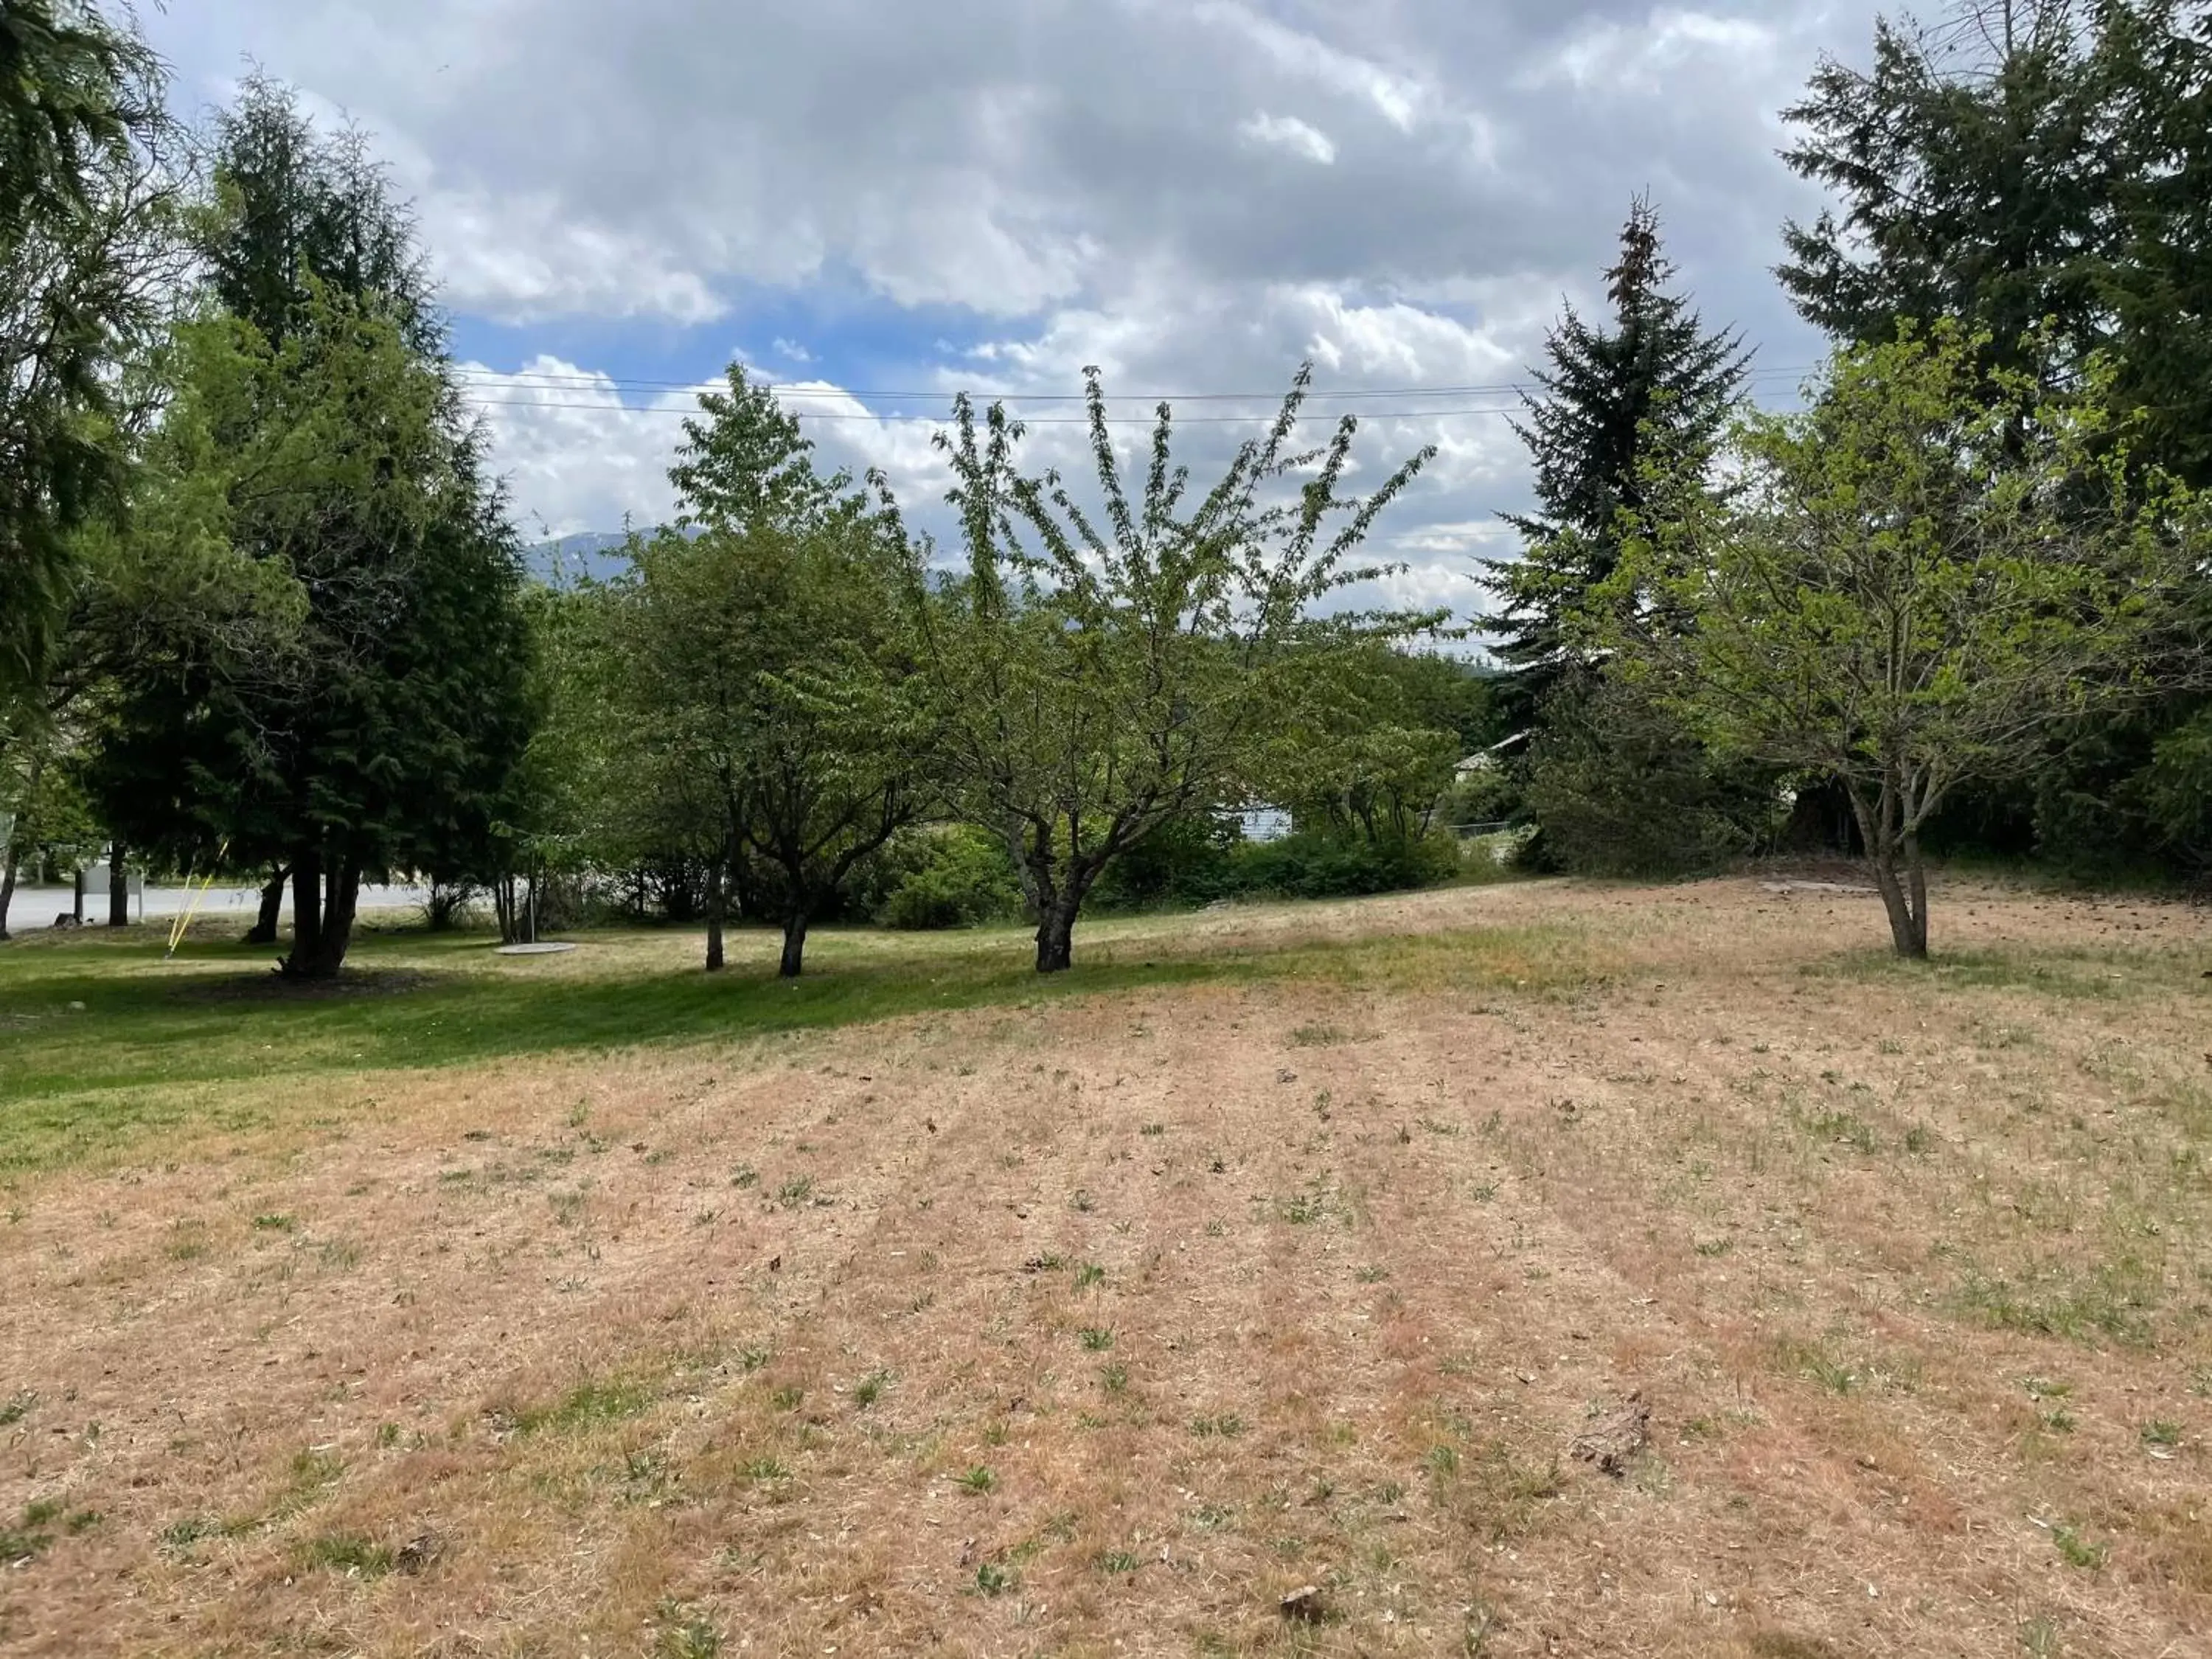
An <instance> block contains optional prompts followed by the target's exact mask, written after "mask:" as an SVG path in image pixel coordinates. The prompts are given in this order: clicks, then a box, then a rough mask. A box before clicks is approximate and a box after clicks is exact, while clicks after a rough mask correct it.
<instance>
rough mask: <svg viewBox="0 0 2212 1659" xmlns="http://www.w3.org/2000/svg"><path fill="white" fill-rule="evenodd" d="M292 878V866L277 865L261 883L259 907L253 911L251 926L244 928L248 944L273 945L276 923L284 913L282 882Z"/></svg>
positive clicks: (281, 918) (284, 882)
mask: <svg viewBox="0 0 2212 1659" xmlns="http://www.w3.org/2000/svg"><path fill="white" fill-rule="evenodd" d="M291 878H292V867H291V866H289V865H288V864H280V865H277V866H276V867H275V868H273V869H271V870H270V872H269V879H268V880H266V881H264V882H263V883H262V884H261V907H260V908H259V909H258V910H257V911H255V913H254V916H253V926H252V927H250V928H248V929H247V930H246V943H247V944H248V945H274V944H275V943H276V927H277V923H278V922H279V921H282V920H283V915H284V884H286V883H287V882H289V880H290V879H291Z"/></svg>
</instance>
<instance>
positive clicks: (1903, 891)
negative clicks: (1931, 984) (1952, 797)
mask: <svg viewBox="0 0 2212 1659" xmlns="http://www.w3.org/2000/svg"><path fill="white" fill-rule="evenodd" d="M1850 798H1851V811H1852V813H1853V815H1854V816H1856V817H1857V819H1858V822H1859V836H1860V838H1861V839H1862V840H1863V841H1864V842H1865V843H1866V849H1867V862H1868V864H1869V866H1871V868H1872V870H1873V872H1874V884H1875V890H1876V891H1877V892H1879V893H1880V894H1881V902H1882V908H1884V909H1885V910H1887V912H1888V913H1889V940H1890V944H1891V945H1892V947H1893V949H1894V950H1895V951H1896V952H1897V954H1898V955H1899V956H1900V957H1905V958H1906V959H1907V960H1909V961H1915V962H1917V961H1923V960H1924V959H1925V958H1926V957H1927V955H1928V871H1927V866H1926V865H1925V864H1924V863H1923V861H1922V859H1921V855H1920V837H1919V835H1918V822H1917V815H1911V816H1909V815H1908V811H1907V807H1906V803H1905V799H1904V792H1903V791H1902V790H1900V789H1899V787H1898V786H1897V785H1896V784H1894V783H1893V782H1890V781H1885V782H1884V783H1883V786H1882V790H1881V795H1880V796H1879V797H1877V798H1876V799H1874V800H1872V801H1869V799H1867V798H1866V794H1865V792H1864V791H1863V789H1861V788H1860V787H1858V786H1857V784H1852V785H1850ZM1924 810H1925V809H1924V807H1923V811H1924ZM1907 826H1911V827H1907Z"/></svg>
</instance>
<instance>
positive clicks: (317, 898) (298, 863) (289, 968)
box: [279, 848, 323, 974]
mask: <svg viewBox="0 0 2212 1659" xmlns="http://www.w3.org/2000/svg"><path fill="white" fill-rule="evenodd" d="M322 945H323V855H322V854H321V853H320V852H319V851H317V850H314V849H312V848H310V849H308V850H307V851H303V852H301V853H300V854H298V855H296V856H295V858H294V859H293V860H292V954H291V955H290V956H289V957H285V958H284V960H283V963H280V964H279V965H280V966H281V967H282V968H283V970H284V971H285V972H286V973H288V974H289V973H293V972H295V971H296V969H295V967H294V964H295V963H304V962H306V961H307V960H308V959H309V958H311V957H313V955H314V954H315V953H316V952H317V951H320V950H321V949H322Z"/></svg>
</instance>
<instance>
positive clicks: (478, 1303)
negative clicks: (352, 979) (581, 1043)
mask: <svg viewBox="0 0 2212 1659" xmlns="http://www.w3.org/2000/svg"><path fill="white" fill-rule="evenodd" d="M1936 915H1937V922H1938V927H1939V928H1940V929H1948V936H1947V937H1945V938H1944V939H1942V940H1940V941H1939V945H1948V946H1949V947H1950V948H1952V949H1954V950H1955V951H1959V952H1960V953H1961V955H1962V957H1965V958H1966V959H1967V960H1968V961H1970V962H1971V963H1973V964H1977V965H1976V966H1975V967H1974V968H1973V970H1972V971H1971V972H1964V971H1962V972H1955V973H1952V974H1950V975H1943V974H1942V973H1935V974H1930V973H1926V972H1921V971H1917V970H1913V969H1904V968H1893V967H1892V966H1890V965H1889V964H1887V963H1882V962H1881V960H1880V959H1879V957H1876V956H1874V955H1871V954H1869V952H1870V951H1871V948H1872V947H1873V946H1875V945H1878V943H1879V940H1880V939H1881V937H1882V928H1883V923H1882V921H1881V912H1880V908H1879V905H1878V902H1869V901H1864V900H1863V899H1860V898H1858V897H1857V896H1846V895H1833V894H1827V893H1808V892H1792V893H1789V894H1774V893H1769V892H1766V891H1765V890H1761V889H1760V888H1759V886H1758V884H1756V883H1755V882H1736V883H1715V884H1703V885H1699V886H1693V887H1682V888H1669V889H1662V890H1634V889H1626V888H1582V887H1575V886H1571V885H1564V884H1547V885H1545V886H1541V887H1530V888H1504V889H1487V890H1481V891H1480V892H1477V893H1468V894H1443V895H1425V896H1418V897H1412V898H1405V899H1392V900H1383V901H1376V902H1373V903H1371V904H1368V905H1359V906H1330V907H1285V908H1278V909H1269V910H1265V911H1255V912H1252V913H1244V914H1240V913H1237V912H1229V913H1218V914H1213V915H1206V916H1204V917H1201V918H1195V919H1187V920H1183V921H1148V922H1146V923H1143V924H1141V925H1139V924H1131V925H1129V926H1128V927H1126V928H1121V929H1115V930H1104V931H1103V933H1102V936H1101V943H1102V945H1103V947H1104V948H1105V949H1106V950H1107V951H1109V952H1112V953H1122V952H1127V953H1128V955H1129V956H1130V957H1131V958H1132V959H1133V960H1135V961H1142V960H1144V959H1145V953H1146V952H1155V953H1157V952H1159V951H1167V950H1170V949H1172V950H1176V951H1206V952H1209V953H1214V954H1217V955H1220V956H1232V955H1233V954H1234V953H1236V952H1237V951H1260V950H1267V951H1281V950H1282V949H1283V948H1285V945H1289V944H1295V945H1297V947H1298V948H1308V947H1309V946H1313V945H1316V944H1317V942H1320V941H1334V946H1335V947H1341V948H1337V949H1335V951H1334V954H1323V955H1317V956H1316V957H1314V958H1313V960H1312V961H1311V962H1310V963H1307V964H1305V966H1304V969H1302V970H1301V971H1300V972H1297V973H1293V974H1284V975H1276V976H1273V977H1268V978H1264V979H1251V980H1237V979H1230V980H1220V981H1206V982H1194V983H1188V984H1181V985H1174V986H1145V985H1141V984H1140V985H1137V986H1134V987H1129V988H1123V989H1117V990H1114V991H1111V992H1110V993H1108V994H1084V995H1074V996H1039V997H1037V998H1036V999H1034V1000H1032V1001H1031V1006H1011V1005H1009V1006H984V1007H975V1008H969V1009H965V1010H947V1011H927V1010H925V1011H921V1012H908V1013H906V1014H904V1015H902V1016H901V1017H899V1018H892V1019H888V1020H884V1021H880V1022H878V1023H875V1024H867V1025H865V1026H861V1027H857V1028H850V1029H845V1030H787V1031H773V1030H770V1031H763V1032H762V1033H760V1034H758V1035H757V1036H753V1037H752V1038H750V1040H748V1041H746V1042H743V1043H731V1044H724V1045H711V1044H700V1043H697V1042H693V1043H691V1044H689V1045H685V1046H662V1047H658V1048H647V1049H635V1050H629V1051H624V1052H617V1053H612V1054H576V1055H568V1056H563V1055H560V1054H553V1055H543V1054H541V1055H538V1056H534V1057H525V1058H516V1059H507V1060H501V1061H499V1062H496V1063H485V1062H475V1063H471V1064H466V1065H455V1066H445V1067H443V1068H441V1069H437V1070H432V1071H423V1072H416V1073H393V1072H386V1073H368V1074H363V1075H361V1076H357V1077H346V1076H343V1074H338V1075H333V1074H331V1073H318V1074H316V1075H313V1076H309V1077H297V1078H283V1077H277V1078H271V1079H260V1080H258V1081H254V1082H252V1083H250V1084H234V1085H225V1087H226V1089H227V1090H228V1091H229V1092H230V1093H231V1094H232V1095H234V1096H235V1097H236V1103H237V1104H239V1105H240V1107H241V1108H245V1107H251V1108H252V1109H255V1110H257V1111H259V1112H261V1113H263V1114H264V1117H263V1120H262V1121H259V1122H258V1123H257V1124H256V1125H255V1126H253V1127H250V1128H241V1129H240V1130H239V1131H238V1132H237V1133H234V1134H230V1135H228V1136H227V1135H226V1134H224V1133H220V1132H210V1131H209V1130H207V1129H206V1128H205V1127H203V1128H202V1129H201V1130H200V1131H199V1132H198V1133H197V1139H194V1140H192V1141H191V1142H190V1143H189V1151H188V1154H187V1155H184V1156H177V1155H173V1150H174V1149H173V1148H167V1147H164V1146H162V1145H161V1143H160V1142H159V1141H158V1139H149V1140H148V1141H146V1142H145V1143H144V1144H143V1148H142V1152H143V1156H138V1157H135V1158H132V1159H131V1160H128V1161H125V1162H119V1163H116V1164H111V1165H108V1166H106V1167H103V1168H100V1169H99V1170H61V1171H58V1172H55V1173H51V1174H46V1175H41V1176H35V1177H31V1176H26V1177H23V1178H21V1179H19V1180H16V1181H15V1182H13V1183H12V1184H11V1185H10V1186H9V1188H7V1190H6V1192H5V1194H4V1196H0V1202H4V1204H5V1205H6V1206H7V1207H6V1212H5V1215H4V1217H0V1274H4V1275H6V1282H7V1283H8V1285H9V1297H8V1304H7V1308H8V1311H7V1316H6V1318H5V1320H4V1321H0V1407H4V1412H0V1417H4V1418H5V1421H4V1423H0V1525H4V1526H5V1527H6V1528H9V1529H10V1535H11V1536H13V1535H20V1536H21V1537H22V1538H25V1539H30V1538H37V1539H39V1540H40V1543H39V1544H38V1546H37V1548H36V1550H35V1553H33V1554H32V1555H31V1556H30V1557H29V1559H28V1563H27V1565H23V1566H21V1567H19V1568H15V1569H11V1570H9V1571H5V1572H4V1573H0V1646H4V1647H6V1648H7V1649H8V1650H10V1651H16V1650H20V1651H24V1652H28V1653H41V1654H44V1653H52V1654H62V1653H74V1652H82V1651H88V1650H121V1651H178V1652H199V1651H211V1650H234V1651H264V1650H271V1649H275V1648H279V1647H287V1646H289V1647H292V1648H305V1649H311V1650H312V1649H316V1648H327V1649H329V1650H332V1651H361V1652H365V1653H373V1654H386V1653H390V1654H398V1653H422V1652H429V1653H439V1654H452V1655H460V1654H490V1653H501V1654H505V1653H529V1652H540V1651H564V1652H566V1651H574V1650H577V1649H578V1646H579V1644H580V1638H584V1637H589V1638H591V1650H592V1651H593V1652H599V1653H647V1654H702V1653H712V1652H715V1651H718V1650H719V1651H720V1652H723V1653H734V1652H739V1651H752V1652H759V1653H786V1652H820V1651H823V1650H825V1649H827V1648H829V1647H832V1646H834V1647H835V1648H836V1650H838V1651H839V1652H840V1653H841V1654H848V1655H849V1654H862V1653H867V1654H873V1653H881V1654H905V1653H912V1652H916V1651H927V1650H942V1651H945V1652H949V1653H975V1654H983V1653H1002V1652H1010V1651H1024V1652H1025V1651H1058V1652H1068V1653H1100V1654H1103V1653H1109V1652H1112V1651H1115V1650H1116V1648H1117V1644H1118V1648H1119V1650H1121V1651H1124V1652H1131V1653H1178V1654H1182V1653H1205V1652H1217V1653H1274V1652H1280V1653H1285V1654H1289V1653H1315V1654H1337V1653H1341V1654H1352V1653H1392V1652H1404V1653H1407V1654H1431V1653H1452V1654H1467V1653H1480V1654H1484V1655H1542V1654H1553V1653H1558V1654H1569V1653H1571V1654H1608V1655H1623V1656H1626V1655H1644V1654H1650V1653H1656V1652H1668V1651H1672V1652H1679V1653H1686V1654H1688V1653H1694V1654H1701V1655H1702V1654H1712V1655H1723V1656H1739V1659H1748V1656H1800V1659H1802V1656H1815V1655H1861V1654H1869V1655H1871V1654H1881V1655H1896V1654H1904V1655H1922V1654H1925V1655H1930V1656H1933V1655H1938V1654H1943V1655H1948V1654H1956V1653H1962V1652H1967V1653H2005V1652H2015V1651H2027V1652H2037V1653H2048V1654H2064V1655H2083V1656H2121V1655H2137V1654H2150V1653H2159V1652H2172V1653H2182V1652H2191V1651H2196V1650H2199V1649H2200V1648H2202V1647H2203V1645H2204V1644H2206V1642H2207V1641H2208V1639H2212V1635H2208V1633H2212V1545H2208V1543H2207V1538H2208V1536H2209V1535H2212V1534H2208V1516H2207V1511H2206V1509H2205V1500H2204V1498H2203V1493H2204V1492H2205V1491H2206V1489H2207V1475H2208V1473H2212V1469H2208V1460H2207V1444H2208V1440H2212V1336H2209V1335H2208V1331H2212V1322H2208V1320H2207V1317H2206V1316H2207V1314H2208V1311H2212V1262H2208V1256H2207V1241H2208V1240H2212V1227H2209V1226H2208V1225H2207V1223H2208V1222H2212V1168H2208V1164H2207V1161H2206V1160H2207V1158H2208V1157H2212V1093H2208V1085H2212V1066H2208V1065H2207V1062H2206V1061H2205V1060H2204V1058H2203V1048H2204V1040H2203V1031H2204V1030H2205V1029H2206V1025H2207V1019H2208V1014H2212V995H2208V994H2207V987H2206V986H2205V983H2204V981H2202V980H2201V979H2199V978H2198V977H2197V975H2198V973H2199V972H2200V971H2201V968H2202V957H2203V949H2204V938H2203V928H2204V921H2203V918H2202V917H2191V915H2188V913H2186V912H2185V911H2180V910H2176V909H2172V908H2165V907H2159V906H2154V905H2147V904H2122V905H2094V904H2089V903H2086V902H2079V901H2069V900H2064V899H2060V898H2056V897H2051V896H2040V895H2033V894H2008V893H2004V892H2002V891H1998V890H1993V889H1990V890H1983V889H1965V888H1961V889H1958V890H1953V891H1950V892H1948V893H1945V894H1942V895H1941V896H1939V908H1938V910H1937V913H1936ZM1546 928H1551V929H1564V930H1565V933H1564V934H1561V933H1541V932H1535V933H1526V934H1524V935H1516V937H1523V938H1526V939H1533V940H1544V939H1558V938H1559V937H1570V938H1574V937H1580V938H1588V939H1593V940H1603V941H1604V942H1605V943H1606V945H1607V949H1608V950H1609V951H1611V952H1612V954H1611V955H1610V956H1609V957H1607V958H1606V961H1607V964H1608V965H1607V968H1606V971H1605V973H1604V975H1602V977H1597V976H1593V975H1591V974H1590V973H1589V972H1587V971H1583V972H1581V973H1578V974H1567V973H1554V972H1552V971H1549V970H1547V968H1546V967H1545V963H1547V962H1552V961H1555V960H1557V959H1558V954H1559V947H1558V946H1556V945H1545V944H1541V943H1539V944H1531V945H1525V946H1523V945H1516V947H1515V951H1516V952H1517V954H1509V953H1501V951H1500V949H1499V948H1498V946H1496V945H1494V944H1493V945H1488V946H1484V945H1479V944H1477V943H1475V942H1474V941H1476V940H1479V939H1481V938H1483V937H1485V936H1486V935H1485V934H1484V933H1482V932H1481V931H1480V930H1485V929H1491V930H1497V929H1507V930H1510V929H1524V930H1526V929H1536V930H1541V929H1546ZM1492 937H1494V935H1492ZM1362 941H1365V942H1364V943H1363V942H1362ZM916 960H917V961H925V960H927V958H926V957H916ZM1992 963H1994V964H1998V965H1999V966H2000V967H2002V971H1997V970H1996V969H1992V968H1990V966H1989V964H1992ZM2051 964H2059V965H2061V966H2063V971H2057V970H2055V969H2054V970H2052V971H2048V972H2046V971H2042V970H2043V969H2046V968H2050V967H2051ZM1942 965H1943V964H1942V963H1938V964H1937V966H1938V968H1939V969H1940V968H1942ZM2105 975H2116V976H2117V977H2116V978H2106V977H2104V976H2105ZM1302 1033H1303V1034H1304V1035H1303V1036H1301V1034H1302ZM196 1086H197V1085H196ZM1632 1394H1634V1395H1637V1396H1638V1398H1637V1402H1636V1403H1637V1405H1638V1407H1639V1409H1640V1408H1643V1407H1648V1408H1649V1411H1650V1418H1649V1422H1648V1437H1649V1438H1648V1443H1646V1444H1644V1445H1642V1446H1640V1447H1638V1446H1636V1445H1634V1444H1633V1441H1634V1440H1635V1438H1636V1437H1632V1436H1620V1435H1614V1434H1612V1433H1611V1432H1610V1431H1609V1426H1608V1425H1615V1424H1617V1422H1618V1420H1619V1418H1620V1413H1621V1411H1622V1409H1623V1407H1622V1403H1621V1402H1623V1401H1626V1400H1627V1399H1628V1398H1629V1396H1630V1395H1632ZM1639 1425H1641V1419H1640V1418H1639ZM1593 1438H1597V1439H1603V1440H1605V1441H1606V1442H1607V1444H1612V1443H1615V1442H1616V1441H1617V1442H1618V1443H1620V1445H1621V1446H1622V1447H1623V1450H1622V1453H1621V1455H1620V1457H1618V1458H1617V1459H1614V1460H1612V1462H1611V1465H1610V1467H1611V1468H1615V1469H1617V1471H1618V1472H1617V1473H1609V1472H1608V1462H1607V1459H1604V1458H1598V1459H1589V1458H1587V1457H1585V1456H1578V1455H1576V1454H1577V1447H1578V1445H1580V1446H1584V1447H1586V1446H1587V1445H1588V1444H1589V1443H1591V1441H1592V1439H1593ZM84 1515H92V1516H96V1517H97V1519H96V1520H95V1521H94V1522H85V1523H83V1524H82V1525H80V1526H79V1527H78V1528H77V1529H76V1530H75V1531H70V1530H69V1529H68V1527H67V1525H66V1524H65V1522H64V1520H63V1519H58V1518H57V1517H68V1516H84ZM28 1516H36V1517H37V1521H36V1524H32V1523H31V1522H29V1521H28V1520H27V1519H26V1518H25V1517H28ZM1309 1591H1310V1594H1307V1593H1306V1592H1309ZM1285 1598H1289V1600H1288V1601H1286V1600H1285Z"/></svg>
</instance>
